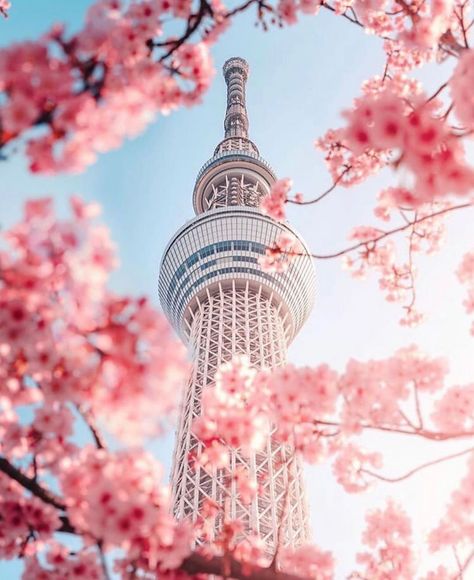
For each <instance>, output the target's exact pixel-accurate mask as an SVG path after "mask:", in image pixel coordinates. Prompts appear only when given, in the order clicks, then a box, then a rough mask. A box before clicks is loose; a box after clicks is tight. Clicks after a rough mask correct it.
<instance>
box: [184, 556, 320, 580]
mask: <svg viewBox="0 0 474 580" xmlns="http://www.w3.org/2000/svg"><path fill="white" fill-rule="evenodd" d="M226 565H228V566H229V573H228V574H227V578H234V579H235V580H310V579H309V578H302V577H301V576H295V575H294V574H286V573H285V572H275V571H274V570H273V569H271V568H262V567H260V566H253V565H252V564H249V563H247V562H245V563H241V562H238V561H237V560H235V559H233V558H230V559H228V558H226ZM181 570H184V571H185V572H187V573H188V574H215V575H216V576H222V570H223V556H213V557H211V558H207V557H206V556H203V555H201V554H199V553H197V552H195V553H194V554H191V556H189V557H188V558H186V560H184V562H183V564H182V565H181Z"/></svg>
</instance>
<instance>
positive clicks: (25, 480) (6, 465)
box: [0, 457, 66, 510]
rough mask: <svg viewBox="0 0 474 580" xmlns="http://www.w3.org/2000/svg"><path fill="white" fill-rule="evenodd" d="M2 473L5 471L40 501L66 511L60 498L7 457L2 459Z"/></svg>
mask: <svg viewBox="0 0 474 580" xmlns="http://www.w3.org/2000/svg"><path fill="white" fill-rule="evenodd" d="M0 471H3V473H5V475H8V476H9V477H11V478H12V479H14V480H15V481H16V482H18V483H19V484H20V485H21V486H23V487H24V488H25V489H27V490H28V491H30V492H31V493H32V494H33V495H35V496H36V497H38V498H39V499H41V500H43V501H44V502H45V503H47V504H49V505H52V506H54V507H55V508H57V509H59V510H65V509H66V505H65V504H64V502H63V501H62V500H61V499H60V498H58V497H56V496H55V495H54V494H53V493H52V492H50V491H49V490H47V489H45V488H44V487H42V486H41V485H39V483H37V482H36V481H35V480H34V479H33V478H31V477H28V476H26V475H25V474H24V473H23V472H22V471H20V470H19V469H17V468H16V467H15V466H14V465H13V464H12V463H10V462H9V461H8V459H6V458H5V457H0Z"/></svg>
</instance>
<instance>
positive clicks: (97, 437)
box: [74, 405, 106, 449]
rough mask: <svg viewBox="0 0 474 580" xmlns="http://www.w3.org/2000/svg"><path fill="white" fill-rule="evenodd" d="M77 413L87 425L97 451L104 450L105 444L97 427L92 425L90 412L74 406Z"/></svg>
mask: <svg viewBox="0 0 474 580" xmlns="http://www.w3.org/2000/svg"><path fill="white" fill-rule="evenodd" d="M74 406H75V408H76V410H77V412H78V413H79V415H80V416H81V418H82V419H83V421H84V423H85V424H86V425H87V427H88V429H89V431H90V432H91V435H92V437H93V439H94V442H95V445H96V447H97V449H105V448H106V446H105V443H104V441H103V438H102V435H101V434H100V432H99V430H98V428H97V426H96V425H95V424H94V422H93V419H92V417H91V412H90V411H86V410H84V409H82V408H81V407H80V406H79V405H74Z"/></svg>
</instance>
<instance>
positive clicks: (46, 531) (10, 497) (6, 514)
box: [0, 473, 60, 559]
mask: <svg viewBox="0 0 474 580" xmlns="http://www.w3.org/2000/svg"><path fill="white" fill-rule="evenodd" d="M0 492H1V493H0V522H1V526H0V557H1V558H2V559H10V558H15V557H18V555H32V554H34V553H35V552H36V550H38V549H39V548H40V544H39V543H37V542H35V541H33V540H39V541H40V542H45V541H47V540H49V539H50V538H51V537H52V535H53V533H54V531H55V530H57V529H58V528H59V527H60V520H59V517H58V514H57V511H56V509H55V508H54V507H52V506H50V505H47V504H45V503H44V502H43V501H41V500H40V499H38V498H37V497H28V496H26V495H25V494H24V490H23V488H22V487H21V485H19V484H18V483H17V482H16V481H13V480H12V479H10V478H9V477H7V476H6V475H4V474H3V473H0Z"/></svg>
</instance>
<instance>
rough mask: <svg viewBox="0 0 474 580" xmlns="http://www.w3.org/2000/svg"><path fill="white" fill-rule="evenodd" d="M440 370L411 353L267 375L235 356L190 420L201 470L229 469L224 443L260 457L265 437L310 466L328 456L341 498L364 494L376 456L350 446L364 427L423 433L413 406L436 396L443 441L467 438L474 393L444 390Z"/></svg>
mask: <svg viewBox="0 0 474 580" xmlns="http://www.w3.org/2000/svg"><path fill="white" fill-rule="evenodd" d="M447 372H448V368H447V363H446V361H445V360H444V359H442V358H432V357H429V356H427V355H425V354H423V353H422V352H420V351H419V350H418V349H417V348H416V347H415V346H411V347H406V348H403V349H400V350H399V351H397V352H396V353H395V355H394V356H392V357H389V358H387V359H381V360H370V361H365V362H362V361H357V360H350V361H349V362H348V364H347V365H346V368H345V370H344V372H342V373H336V372H335V371H333V370H331V369H330V368H329V367H327V366H326V365H320V366H318V367H315V368H301V369H298V368H295V367H293V366H292V365H287V366H285V367H283V368H281V369H276V370H274V371H273V372H271V373H270V372H269V371H266V370H261V371H256V370H255V369H252V368H251V367H250V365H249V361H248V360H247V359H246V358H237V359H235V360H234V361H233V362H231V363H227V364H225V365H224V366H223V367H222V368H221V370H220V372H219V373H218V374H217V377H216V384H215V387H214V388H212V389H207V390H205V391H204V394H203V410H202V415H201V416H200V417H199V418H198V419H196V420H195V423H194V432H195V434H196V436H197V437H198V438H199V439H200V440H201V441H202V442H203V443H204V446H205V447H204V450H203V458H204V459H201V460H200V463H201V465H204V466H205V467H206V469H210V470H212V469H221V468H226V467H227V466H228V451H227V450H228V446H230V447H234V448H240V449H241V450H242V452H243V453H244V454H248V453H249V452H250V451H255V452H258V451H259V450H260V449H261V448H262V446H263V444H264V442H265V438H266V437H268V436H269V434H270V433H271V434H272V436H273V437H275V438H276V439H277V440H279V441H280V442H283V443H287V444H289V445H291V446H292V447H293V449H295V451H296V452H297V453H299V454H300V455H301V456H303V457H304V459H305V460H307V461H309V462H318V461H321V460H323V459H325V458H327V457H329V456H333V457H334V464H333V471H334V474H335V477H336V479H337V481H338V482H339V483H340V484H341V485H342V486H343V487H344V488H345V490H346V491H348V492H351V493H352V492H359V491H363V490H365V489H367V487H368V486H369V485H370V484H371V483H373V481H374V469H375V470H376V471H377V470H379V469H380V468H381V467H382V457H381V455H380V454H378V453H373V452H371V451H365V450H362V449H360V448H359V447H358V446H357V445H355V444H354V443H353V442H352V440H351V438H352V437H353V436H357V435H359V434H360V433H362V432H363V430H364V429H365V428H372V429H373V428H375V429H377V428H380V429H383V430H384V431H394V432H402V433H413V434H420V436H423V434H424V433H425V429H426V428H427V427H426V426H427V425H429V417H428V416H426V417H423V416H422V413H423V410H422V405H421V403H420V401H421V400H423V399H424V398H425V397H426V396H427V395H429V394H431V395H432V394H436V393H439V396H438V398H437V399H436V400H435V402H434V407H433V409H432V416H431V425H432V429H439V432H440V433H444V434H445V435H446V436H448V437H449V436H453V437H456V436H459V435H460V434H461V433H462V434H466V435H469V434H470V433H472V432H473V431H474V424H473V422H472V417H473V416H474V390H473V388H472V386H465V387H449V388H448V387H447V386H446V385H445V380H446V375H447ZM434 432H435V431H434ZM426 433H427V437H431V434H430V431H427V432H426ZM376 471H375V476H376V475H377V474H376ZM243 479H245V476H244V478H243ZM238 485H239V484H238ZM254 486H255V482H253V483H252V486H251V489H250V491H251V493H250V495H249V497H250V498H251V497H252V493H254V492H255V487H254ZM247 491H249V490H247Z"/></svg>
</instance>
